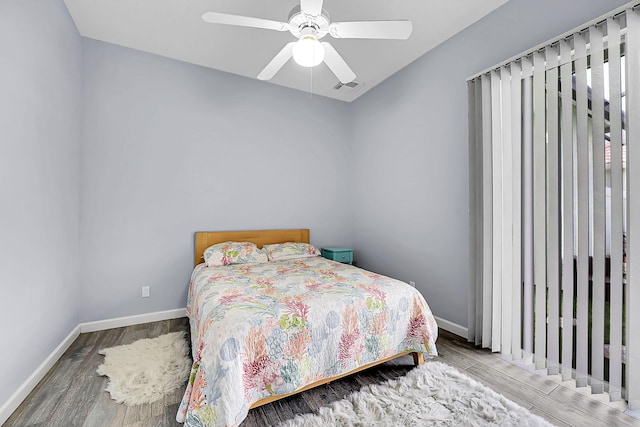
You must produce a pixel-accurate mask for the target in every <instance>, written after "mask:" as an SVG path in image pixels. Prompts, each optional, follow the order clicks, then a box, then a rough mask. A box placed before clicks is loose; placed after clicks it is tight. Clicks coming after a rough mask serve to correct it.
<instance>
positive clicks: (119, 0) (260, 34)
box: [65, 0, 508, 101]
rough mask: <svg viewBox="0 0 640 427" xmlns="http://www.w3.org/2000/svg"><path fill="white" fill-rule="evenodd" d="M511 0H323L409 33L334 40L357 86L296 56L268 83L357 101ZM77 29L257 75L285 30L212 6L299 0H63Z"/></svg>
mask: <svg viewBox="0 0 640 427" xmlns="http://www.w3.org/2000/svg"><path fill="white" fill-rule="evenodd" d="M507 1H508V0H482V1H478V0H407V1H393V0H391V1H390V0H349V1H344V0H342V1H340V0H325V2H324V5H323V8H324V9H325V10H326V11H327V12H328V13H329V17H330V19H331V21H332V22H334V21H374V20H396V19H410V20H411V21H412V22H413V33H412V34H411V37H409V39H408V40H366V39H334V38H332V37H330V36H326V37H325V38H324V39H323V40H322V41H329V42H330V43H331V44H332V45H333V46H334V47H335V49H336V50H337V51H338V52H339V53H340V55H341V56H342V57H343V58H344V59H345V61H346V62H347V63H348V64H349V66H350V67H351V69H353V71H354V72H355V74H356V76H357V77H356V82H358V83H359V85H358V86H357V87H355V88H350V87H348V86H345V87H342V88H341V89H335V86H336V85H337V84H338V83H339V81H338V79H337V78H336V77H335V76H334V75H333V73H332V72H331V71H330V70H329V69H328V68H327V66H326V65H325V64H320V65H319V66H317V67H314V68H303V67H301V66H299V65H297V64H296V63H295V62H294V61H293V60H289V62H288V63H287V64H286V65H285V66H284V67H283V68H282V69H281V70H280V71H279V72H278V73H277V74H276V75H275V77H274V78H273V79H272V80H270V81H269V82H268V83H267V82H265V84H269V83H272V84H277V85H281V86H286V87H290V88H293V89H298V90H302V91H306V92H312V93H314V94H318V95H323V96H327V97H330V98H334V99H339V100H342V101H353V100H354V99H356V98H357V97H359V96H361V95H362V94H364V93H365V92H366V91H368V90H370V89H371V88H373V87H375V86H376V85H377V84H379V83H380V82H382V81H384V80H385V79H386V78H387V77H389V76H391V75H392V74H394V73H395V72H397V71H398V70H400V69H402V68H403V67H405V66H406V65H408V64H409V63H411V62H412V61H414V60H415V59H417V58H418V57H420V56H422V55H424V54H425V53H426V52H428V51H429V50H431V49H433V48H434V47H436V46H437V45H439V44H440V43H442V42H443V41H445V40H446V39H448V38H449V37H451V36H452V35H454V34H456V33H457V32H459V31H461V30H463V29H464V28H466V27H467V26H469V25H471V24H472V23H474V22H475V21H477V20H479V19H480V18H482V17H483V16H485V15H487V14H488V13H490V12H491V11H493V10H494V9H496V8H497V7H499V6H501V5H502V4H504V3H506V2H507ZM65 4H66V6H67V8H68V9H69V12H70V14H71V16H72V18H73V20H74V22H75V24H76V26H77V28H78V31H79V32H80V34H81V35H82V36H84V37H88V38H91V39H96V40H101V41H104V42H108V43H112V44H116V45H120V46H126V47H129V48H133V49H137V50H141V51H145V52H150V53H154V54H157V55H161V56H165V57H168V58H173V59H177V60H180V61H185V62H189V63H193V64H197V65H202V66H205V67H210V68H213V69H216V70H221V71H226V72H229V73H233V74H237V75H240V76H245V77H249V78H252V79H255V78H256V76H257V75H258V73H259V72H260V71H261V70H262V69H263V68H264V67H265V66H266V65H267V64H268V63H269V62H270V61H271V59H272V58H273V57H274V56H275V55H276V54H277V53H278V52H279V51H280V49H282V47H283V46H284V45H285V44H287V43H288V42H291V41H295V38H294V37H293V35H291V33H289V32H288V31H286V32H278V31H271V30H264V29H257V28H248V27H235V26H228V25H219V24H208V23H206V22H204V21H203V20H202V18H201V16H202V14H203V13H205V12H208V11H214V12H221V13H229V14H234V15H245V16H251V17H256V18H263V19H270V20H275V21H281V22H286V21H287V19H288V16H289V12H290V11H291V9H293V8H294V7H295V6H297V5H299V1H296V0H270V1H267V0H233V1H230V0H90V1H89V0H65Z"/></svg>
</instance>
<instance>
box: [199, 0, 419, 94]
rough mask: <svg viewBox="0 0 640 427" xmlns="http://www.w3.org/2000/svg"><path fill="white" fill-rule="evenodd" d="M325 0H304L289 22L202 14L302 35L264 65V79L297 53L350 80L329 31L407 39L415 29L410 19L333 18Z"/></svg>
mask: <svg viewBox="0 0 640 427" xmlns="http://www.w3.org/2000/svg"><path fill="white" fill-rule="evenodd" d="M322 2H323V0H300V6H296V7H294V8H293V9H292V10H291V12H290V13H289V20H288V21H287V22H278V21H271V20H268V19H261V18H252V17H248V16H238V15H229V14H226V13H218V12H207V13H205V14H204V15H202V19H203V20H204V21H205V22H209V23H212V24H224V25H236V26H240V27H253V28H264V29H267V30H276V31H289V32H291V34H293V35H294V36H295V37H296V38H297V39H298V41H297V42H291V43H287V44H286V45H285V46H284V47H283V48H282V50H281V51H280V52H278V54H277V55H276V56H275V57H274V58H273V59H272V60H271V62H269V63H268V64H267V66H266V67H264V69H263V70H262V71H261V72H260V74H258V79H260V80H270V79H271V78H273V76H275V75H276V73H277V72H278V71H280V69H281V68H282V67H283V66H284V64H286V63H287V61H289V59H291V57H293V59H294V60H295V61H296V62H297V63H298V64H299V65H302V66H303V67H315V66H316V65H318V64H320V63H321V62H323V61H324V63H325V64H327V66H328V67H329V69H330V70H331V71H332V72H333V74H335V75H336V77H337V78H338V79H339V80H340V82H342V83H349V82H351V81H353V80H354V79H355V78H356V74H355V73H354V72H353V70H352V69H351V68H350V67H349V65H347V63H346V62H345V60H344V59H342V57H341V56H340V54H339V53H338V52H337V51H336V50H335V49H334V48H333V46H331V44H330V43H328V42H322V43H320V41H319V40H320V39H322V38H323V37H324V36H326V35H327V34H329V35H330V36H332V37H334V38H338V39H339V38H343V39H396V40H406V39H408V38H409V36H410V35H411V31H412V30H413V25H412V24H411V21H408V20H401V21H357V22H331V21H330V20H329V14H328V13H327V12H326V11H325V10H323V9H322Z"/></svg>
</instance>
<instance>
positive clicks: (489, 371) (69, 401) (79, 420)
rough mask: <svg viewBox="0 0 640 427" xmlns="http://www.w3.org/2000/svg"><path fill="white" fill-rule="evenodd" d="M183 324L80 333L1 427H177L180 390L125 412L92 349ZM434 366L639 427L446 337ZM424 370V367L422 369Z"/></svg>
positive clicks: (393, 369)
mask: <svg viewBox="0 0 640 427" xmlns="http://www.w3.org/2000/svg"><path fill="white" fill-rule="evenodd" d="M188 329H189V327H188V322H187V319H186V318H183V319H174V320H166V321H161V322H154V323H147V324H143V325H136V326H129V327H126V328H116V329H109V330H106V331H99V332H92V333H86V334H81V335H80V336H79V337H78V338H77V339H76V341H75V342H74V343H73V344H72V345H71V347H69V349H68V350H67V352H66V353H65V354H64V355H63V357H62V358H61V359H60V360H59V361H58V362H57V363H56V364H55V366H54V367H53V368H52V369H51V371H50V372H49V373H48V374H47V375H46V376H45V377H44V378H43V379H42V381H40V383H39V384H38V386H37V387H36V388H35V389H34V390H33V391H32V392H31V394H30V395H29V396H28V397H27V399H26V400H25V401H24V402H23V403H22V404H21V405H20V407H18V409H17V410H16V411H15V412H14V413H13V415H12V416H11V417H10V418H9V419H8V420H7V422H6V423H5V424H4V426H6V427H14V426H24V427H27V426H33V427H36V426H37V427H44V426H47V427H49V426H51V427H58V426H60V427H74V426H85V427H102V426H108V427H125V426H126V427H165V426H180V425H181V424H178V423H177V422H176V421H175V415H176V412H177V410H178V406H179V404H180V399H181V398H182V393H183V391H184V388H183V389H181V390H178V391H176V392H175V393H172V394H171V395H169V396H166V397H165V398H164V400H160V401H158V402H156V403H153V404H150V405H139V406H133V407H127V406H124V405H120V404H117V403H115V402H114V401H112V400H111V399H110V398H109V394H108V393H107V392H105V391H104V389H105V387H106V385H107V378H106V377H101V376H98V375H97V374H96V368H97V367H98V365H100V364H101V363H102V359H103V357H102V356H101V355H99V354H98V350H100V349H102V348H105V347H112V346H114V345H120V344H128V343H131V342H133V341H135V340H138V339H141V338H152V337H156V336H158V335H161V334H165V333H168V332H174V331H188ZM437 346H438V351H439V353H440V357H439V358H438V360H440V361H442V362H445V363H448V364H449V365H451V366H453V367H455V368H457V369H458V370H460V371H462V372H465V373H466V374H467V375H469V376H471V377H472V378H475V379H476V380H478V381H480V382H481V383H483V384H485V385H487V386H489V387H490V388H492V389H493V390H495V391H497V392H498V393H501V394H502V395H504V396H505V397H507V398H509V399H511V400H513V401H514V402H516V403H518V404H520V405H521V406H523V407H525V408H527V409H529V410H530V411H531V412H533V413H535V414H537V415H540V416H542V417H544V418H546V419H547V420H548V421H549V422H551V423H553V424H555V425H558V426H639V427H640V420H637V419H635V418H632V417H630V416H629V415H626V414H624V413H623V412H621V411H620V410H619V409H616V408H615V407H613V406H611V405H608V404H605V403H602V402H598V401H595V400H593V399H591V398H590V397H587V396H585V395H583V394H580V393H577V392H576V391H574V390H571V389H570V388H568V387H567V386H565V385H562V384H560V383H558V382H555V381H552V380H550V379H548V378H544V377H541V376H538V375H536V374H534V373H531V372H528V371H525V370H523V369H520V368H518V367H516V366H514V365H512V364H510V363H508V362H506V361H503V360H502V359H500V357H498V356H497V355H494V354H492V353H490V352H489V351H487V350H478V349H475V348H472V347H470V346H469V345H468V344H467V343H466V341H465V340H464V339H462V338H460V337H458V336H456V335H453V334H451V333H448V332H446V331H441V332H440V337H439V338H438V342H437ZM427 363H428V362H427ZM412 368H413V359H412V358H411V356H405V357H402V358H399V359H396V360H393V361H391V362H387V363H385V364H383V365H380V366H378V367H375V368H371V369H369V370H367V371H364V372H361V373H358V374H356V375H353V376H351V377H347V378H345V379H342V380H339V381H336V382H333V383H331V384H328V385H325V386H321V387H318V388H315V389H313V390H309V391H306V392H303V393H300V394H298V395H295V396H291V397H289V398H287V399H284V400H281V401H278V402H275V403H271V404H269V405H264V406H261V407H259V408H256V409H253V410H251V411H249V415H248V417H247V419H246V420H245V421H244V422H243V423H242V425H241V427H256V426H260V427H262V426H268V425H276V424H278V423H279V422H280V421H284V420H287V419H290V418H293V417H294V416H295V415H296V414H301V413H309V412H315V411H317V409H318V408H320V407H322V406H325V405H327V404H329V403H331V402H333V401H335V400H338V399H342V398H344V397H345V396H346V395H348V394H349V393H351V392H353V391H356V390H359V389H360V387H362V386H363V385H365V384H371V383H380V382H384V381H386V380H388V379H392V378H398V377H401V376H403V375H405V374H406V373H407V372H408V371H409V370H411V369H412Z"/></svg>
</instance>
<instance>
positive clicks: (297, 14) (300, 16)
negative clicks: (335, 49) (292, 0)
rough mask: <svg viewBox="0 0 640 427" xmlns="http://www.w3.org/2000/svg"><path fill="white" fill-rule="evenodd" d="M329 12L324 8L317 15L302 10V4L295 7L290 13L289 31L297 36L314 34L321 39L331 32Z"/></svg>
mask: <svg viewBox="0 0 640 427" xmlns="http://www.w3.org/2000/svg"><path fill="white" fill-rule="evenodd" d="M330 23H331V21H329V14H328V13H327V11H326V10H324V9H322V13H321V14H320V15H317V16H312V15H307V14H306V13H304V12H302V10H301V9H300V6H296V7H294V8H293V9H292V10H291V12H290V13H289V31H290V32H291V34H293V35H294V37H296V38H298V39H299V38H300V37H303V36H306V35H310V34H313V36H315V38H316V39H317V40H320V39H321V38H323V37H324V36H326V35H327V34H328V33H329V24H330Z"/></svg>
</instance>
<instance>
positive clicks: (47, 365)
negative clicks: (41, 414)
mask: <svg viewBox="0 0 640 427" xmlns="http://www.w3.org/2000/svg"><path fill="white" fill-rule="evenodd" d="M78 335H80V325H78V326H76V327H75V328H73V330H72V331H71V332H69V335H67V336H66V337H65V338H64V339H63V340H62V342H61V343H60V344H58V346H57V347H56V348H55V349H54V350H53V351H52V352H51V354H49V356H47V358H46V359H45V360H44V362H42V363H41V364H40V366H38V367H37V368H36V369H35V371H34V372H33V373H32V374H31V375H30V376H29V378H27V380H26V381H25V382H24V383H22V385H20V387H19V388H18V390H16V391H15V393H13V394H12V395H11V397H10V398H9V400H7V401H6V402H5V403H4V404H3V405H2V406H1V407H0V425H2V424H4V422H5V421H7V420H8V419H9V417H10V416H11V414H13V411H15V410H16V409H17V408H18V406H20V404H21V403H22V401H23V400H24V399H26V397H27V396H28V395H29V393H31V390H33V389H34V388H35V387H36V386H37V385H38V383H39V382H40V380H41V379H42V378H44V376H45V375H46V374H47V372H49V369H51V367H52V366H53V365H54V364H55V363H56V362H57V361H58V359H60V357H62V354H63V353H64V352H65V351H67V349H68V348H69V347H70V346H71V344H73V342H74V341H75V340H76V338H78Z"/></svg>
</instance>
